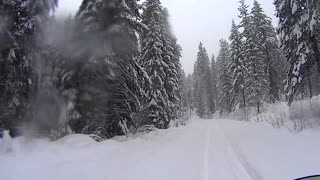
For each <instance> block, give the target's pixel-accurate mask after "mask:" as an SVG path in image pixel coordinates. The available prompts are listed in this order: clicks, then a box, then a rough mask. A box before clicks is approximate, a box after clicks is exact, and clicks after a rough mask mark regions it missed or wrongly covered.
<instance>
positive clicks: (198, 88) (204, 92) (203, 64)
mask: <svg viewBox="0 0 320 180" xmlns="http://www.w3.org/2000/svg"><path fill="white" fill-rule="evenodd" d="M210 77H211V70H210V62H209V57H208V54H207V51H206V49H205V48H204V47H203V45H202V43H200V45H199V52H198V56H197V61H196V63H195V66H194V101H195V107H196V108H197V114H198V115H199V116H200V117H201V118H202V117H205V116H208V115H210V114H211V109H210V101H211V100H212V99H210V98H211V97H212V96H211V94H210V93H211V90H212V87H211V85H212V83H211V82H210V81H211V78H210Z"/></svg>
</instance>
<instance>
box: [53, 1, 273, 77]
mask: <svg viewBox="0 0 320 180" xmlns="http://www.w3.org/2000/svg"><path fill="white" fill-rule="evenodd" d="M258 1H259V2H260V4H261V5H262V8H263V9H264V10H265V13H266V14H267V15H268V16H269V17H272V18H273V19H274V23H273V24H274V25H275V26H276V18H275V16H274V14H275V7H274V5H273V0H258ZM81 2H82V0H60V2H59V7H58V9H57V12H56V13H57V15H58V16H59V15H61V14H70V13H71V14H75V12H76V11H77V9H78V8H79V6H80V3H81ZM162 3H163V6H164V7H167V8H168V9H169V13H170V15H171V24H172V28H173V31H174V32H175V34H176V36H177V38H178V42H179V44H180V45H181V46H182V49H183V53H182V55H183V57H182V59H181V63H182V66H183V69H184V70H185V72H186V73H187V74H188V73H192V72H193V65H194V62H195V61H196V57H197V51H198V45H199V42H200V41H201V42H202V43H203V44H204V46H205V47H206V49H207V51H208V53H209V57H210V58H211V56H212V53H214V54H215V56H217V54H218V51H219V39H221V38H225V39H227V38H228V37H229V34H230V28H231V21H232V19H235V20H237V16H238V14H239V12H238V6H239V4H238V0H162ZM246 3H247V4H249V5H250V6H251V5H252V4H253V0H246Z"/></svg>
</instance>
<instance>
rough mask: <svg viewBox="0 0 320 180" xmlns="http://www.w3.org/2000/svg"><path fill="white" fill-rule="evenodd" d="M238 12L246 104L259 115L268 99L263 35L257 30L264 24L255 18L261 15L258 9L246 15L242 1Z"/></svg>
mask: <svg viewBox="0 0 320 180" xmlns="http://www.w3.org/2000/svg"><path fill="white" fill-rule="evenodd" d="M239 11H240V16H239V17H240V18H241V23H240V27H241V28H243V32H242V38H243V40H244V43H243V46H242V52H243V64H244V66H245V69H246V72H247V73H246V74H245V75H244V80H245V82H244V85H245V87H246V90H245V93H246V94H245V97H247V101H246V104H247V105H248V106H252V107H256V108H257V112H258V113H260V109H261V106H262V103H263V101H265V100H267V99H269V97H270V82H269V69H268V65H267V61H266V54H265V53H264V50H265V49H264V42H263V35H262V32H261V31H260V29H259V28H260V27H259V26H260V25H261V24H262V23H264V22H261V21H262V19H261V18H260V17H255V15H260V14H261V13H258V12H260V9H259V8H257V6H255V7H253V9H252V12H251V14H248V6H247V5H246V4H245V2H244V0H241V1H240V7H239ZM253 14H255V15H253Z"/></svg>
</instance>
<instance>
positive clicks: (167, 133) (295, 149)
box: [0, 118, 320, 180]
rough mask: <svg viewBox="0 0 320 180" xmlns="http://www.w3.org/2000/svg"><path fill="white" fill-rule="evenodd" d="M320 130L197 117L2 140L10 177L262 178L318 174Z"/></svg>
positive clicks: (2, 174)
mask: <svg viewBox="0 0 320 180" xmlns="http://www.w3.org/2000/svg"><path fill="white" fill-rule="evenodd" d="M319 139H320V131H319V130H317V129H311V130H305V131H303V132H301V133H299V134H294V133H291V132H290V131H289V130H288V129H287V128H279V129H276V128H273V127H272V126H270V124H268V123H254V122H240V121H233V120H222V119H215V120H202V119H199V118H193V120H191V122H190V123H189V124H188V126H186V127H180V128H171V129H169V130H157V131H153V132H150V133H148V134H140V135H136V136H134V137H133V136H132V137H125V136H123V137H116V138H113V139H111V140H107V141H103V142H100V143H98V142H95V141H94V140H92V139H91V138H90V137H88V136H85V135H70V136H67V137H64V138H62V139H60V140H58V141H56V142H50V141H49V140H48V139H28V138H25V137H20V138H16V139H14V140H12V139H10V138H7V139H6V138H4V139H2V140H0V141H1V142H0V149H1V154H0V162H1V163H0V179H5V180H18V179H24V180H82V179H83V180H88V179H92V180H128V179H131V180H135V179H137V180H178V179H181V180H200V179H203V180H210V179H221V180H233V179H241V180H246V179H249V180H257V179H272V180H284V179H288V180H289V179H294V178H298V177H302V176H305V175H312V174H320V169H319V167H320V156H319V152H320V141H319Z"/></svg>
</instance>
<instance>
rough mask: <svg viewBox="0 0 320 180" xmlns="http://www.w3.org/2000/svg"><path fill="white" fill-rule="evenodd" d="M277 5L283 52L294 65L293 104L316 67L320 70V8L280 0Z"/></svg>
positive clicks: (306, 0)
mask: <svg viewBox="0 0 320 180" xmlns="http://www.w3.org/2000/svg"><path fill="white" fill-rule="evenodd" d="M274 4H275V6H276V11H277V17H278V18H279V26H278V27H279V28H278V34H279V38H280V42H281V48H282V50H283V52H284V53H285V55H286V58H287V60H288V62H289V63H290V69H289V72H288V81H287V85H286V87H287V91H288V96H289V104H291V103H292V101H293V98H294V95H295V94H296V93H297V92H298V90H299V87H300V85H301V84H302V83H303V80H304V79H305V78H306V77H307V74H308V72H309V71H310V69H311V68H312V66H313V64H315V63H317V65H318V67H320V63H319V59H320V58H319V57H320V51H319V49H320V48H319V47H320V46H319V37H320V34H319V32H320V31H319V10H320V4H319V2H318V1H312V0H302V1H297V0H293V1H283V0H276V1H275V2H274ZM318 69H320V68H318Z"/></svg>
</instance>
